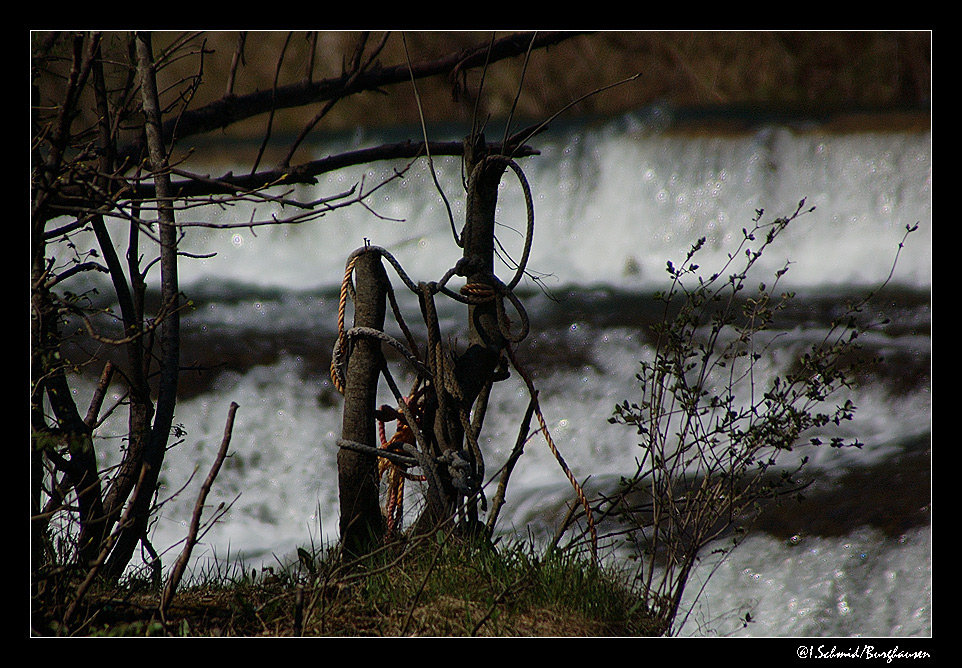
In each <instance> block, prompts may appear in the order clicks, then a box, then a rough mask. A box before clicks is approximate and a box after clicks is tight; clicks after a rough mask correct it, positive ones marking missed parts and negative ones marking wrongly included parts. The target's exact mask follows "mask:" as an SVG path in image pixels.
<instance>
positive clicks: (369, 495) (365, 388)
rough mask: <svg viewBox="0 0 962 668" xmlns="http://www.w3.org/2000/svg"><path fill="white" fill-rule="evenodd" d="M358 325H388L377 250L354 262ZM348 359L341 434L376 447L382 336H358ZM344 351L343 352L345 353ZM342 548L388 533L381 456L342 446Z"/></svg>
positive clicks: (368, 544)
mask: <svg viewBox="0 0 962 668" xmlns="http://www.w3.org/2000/svg"><path fill="white" fill-rule="evenodd" d="M354 275H355V276H356V283H357V285H356V288H355V296H354V326H355V327H370V328H372V329H376V330H383V329H384V313H385V308H386V296H387V288H388V278H387V274H386V273H385V271H384V266H383V265H382V264H381V256H380V255H379V254H378V253H376V252H367V253H361V254H360V255H358V256H357V260H356V262H355V265H354ZM348 345H349V346H350V359H349V360H348V363H347V376H346V380H345V387H344V417H343V424H342V437H343V438H344V439H345V440H347V441H353V442H355V443H361V444H362V445H366V446H369V447H372V448H373V447H377V428H376V424H375V420H374V411H375V409H376V404H377V384H378V377H379V375H380V373H381V367H382V365H383V364H384V357H383V354H382V352H381V344H380V341H378V340H375V339H370V338H367V337H356V338H354V339H353V340H352V341H350V342H349V343H348ZM344 353H346V351H342V354H344ZM337 470H338V492H339V503H340V514H341V518H340V532H341V549H342V551H343V554H344V556H345V557H347V558H353V557H357V556H361V555H364V554H367V553H369V552H370V551H371V549H372V548H373V547H374V546H376V545H378V544H379V543H380V542H381V540H382V538H383V535H384V525H383V520H382V518H381V506H380V503H379V499H378V486H379V480H378V473H377V458H376V457H373V456H371V455H368V454H363V453H358V452H354V451H353V450H348V449H346V448H341V449H340V450H339V451H338V453H337Z"/></svg>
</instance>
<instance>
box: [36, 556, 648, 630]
mask: <svg viewBox="0 0 962 668" xmlns="http://www.w3.org/2000/svg"><path fill="white" fill-rule="evenodd" d="M204 577H205V578H206V579H207V580H208V581H206V582H203V583H200V584H195V585H193V586H191V587H187V588H185V589H184V590H183V591H181V592H179V593H178V594H177V596H176V597H175V598H174V601H173V604H172V606H171V608H170V609H169V610H168V611H167V614H166V619H165V621H166V624H164V623H162V622H161V619H160V616H159V614H158V613H157V604H158V600H159V596H158V594H157V593H156V592H155V591H154V590H152V588H151V587H149V586H146V585H144V583H142V582H137V581H136V580H132V581H130V582H128V583H126V585H125V586H124V587H122V588H118V587H111V588H108V589H104V590H102V591H100V592H98V593H96V594H94V595H92V596H91V597H90V601H89V605H88V608H87V609H86V611H85V616H84V619H86V621H85V623H84V624H83V626H78V627H77V628H75V629H73V630H72V631H71V635H98V636H103V635H136V636H144V635H151V636H153V635H174V636H180V635H187V636H205V637H211V636H235V637H239V636H243V637H251V636H271V637H276V636H294V635H305V636H339V637H359V636H378V637H384V636H388V637H395V636H422V637H451V636H498V637H504V636H512V637H513V636H539V637H544V636H551V637H559V636H626V635H628V636H633V635H654V634H656V633H657V630H656V629H654V628H653V627H652V624H651V622H650V620H649V619H648V617H647V615H646V614H645V606H644V601H643V599H642V598H641V597H640V596H639V595H638V593H637V592H634V591H632V590H631V588H630V587H628V586H627V585H626V584H625V583H624V581H623V580H622V579H621V578H619V577H617V576H616V575H615V574H613V573H611V572H609V571H606V570H604V569H602V568H599V567H597V566H596V565H593V564H591V563H588V562H585V561H582V560H580V559H579V558H577V557H575V556H573V555H570V554H564V553H553V554H551V555H549V556H541V557H538V556H535V554H534V553H533V552H532V550H531V549H530V548H528V547H522V546H513V547H508V548H504V549H497V550H495V549H492V548H491V547H490V546H485V545H482V546H479V545H477V544H470V543H465V542H461V541H456V540H448V541H446V542H445V543H443V544H440V543H435V542H433V541H429V542H427V543H425V544H422V545H421V546H414V547H413V548H411V547H410V546H409V549H407V550H406V551H405V552H404V553H403V555H400V554H388V553H385V554H382V555H379V556H378V557H376V558H375V560H374V561H373V562H369V563H367V564H365V565H361V566H357V567H354V568H351V569H345V568H343V567H342V566H341V565H340V563H339V562H338V560H337V559H336V558H335V557H327V558H324V559H321V558H318V559H317V561H316V562H313V563H312V562H311V561H310V560H308V561H302V562H301V563H299V564H295V565H292V566H290V567H287V568H283V569H280V568H279V569H277V570H276V571H271V570H270V569H268V570H266V571H261V572H259V573H253V572H248V571H247V569H244V568H243V567H240V568H237V569H234V572H233V574H232V575H231V576H225V575H216V576H210V575H208V576H204ZM201 579H203V578H201ZM48 612H49V611H48ZM35 625H36V626H42V624H37V622H36V620H35ZM35 630H36V631H38V632H47V633H56V632H57V626H56V624H55V623H53V624H51V623H49V622H47V628H46V631H43V629H35Z"/></svg>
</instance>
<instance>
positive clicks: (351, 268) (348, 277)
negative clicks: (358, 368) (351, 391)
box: [331, 255, 359, 394]
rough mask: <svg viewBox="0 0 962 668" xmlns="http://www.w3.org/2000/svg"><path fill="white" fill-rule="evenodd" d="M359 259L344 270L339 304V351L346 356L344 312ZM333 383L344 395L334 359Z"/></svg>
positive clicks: (332, 368)
mask: <svg viewBox="0 0 962 668" xmlns="http://www.w3.org/2000/svg"><path fill="white" fill-rule="evenodd" d="M358 257H359V256H357V255H355V256H354V257H352V258H351V261H350V262H348V263H347V268H346V269H345V270H344V279H343V280H342V281H341V295H340V298H339V300H338V303H337V349H338V352H339V354H340V355H343V354H344V343H345V340H346V338H347V337H345V336H344V312H345V310H346V308H347V292H348V290H347V289H348V286H349V285H350V284H351V274H352V273H353V272H354V264H355V263H356V262H357V258H358ZM331 382H332V383H334V387H335V388H336V389H337V391H338V392H340V393H341V394H344V383H343V382H342V381H341V375H340V374H339V373H338V369H337V359H335V358H334V357H332V358H331Z"/></svg>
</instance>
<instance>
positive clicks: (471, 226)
mask: <svg viewBox="0 0 962 668" xmlns="http://www.w3.org/2000/svg"><path fill="white" fill-rule="evenodd" d="M468 141H470V140H468ZM465 162H466V164H467V169H468V174H469V175H470V176H469V179H468V192H467V200H466V212H465V221H464V230H463V233H462V236H461V243H462V245H463V246H464V258H465V260H467V261H469V262H468V263H467V266H470V267H471V268H472V269H471V273H470V274H469V275H468V276H467V282H468V283H473V284H481V285H485V286H488V287H491V288H492V289H494V287H495V286H494V285H493V282H492V280H491V276H492V275H493V273H494V213H495V209H496V208H497V206H498V186H499V184H500V183H501V177H502V176H503V175H504V171H505V168H506V166H507V164H508V163H507V160H503V159H497V158H494V159H489V156H488V154H487V152H486V150H485V143H484V135H479V136H478V138H477V140H476V141H475V143H474V144H473V145H470V144H469V145H466V146H465ZM504 347H505V340H504V337H503V336H502V334H501V327H500V325H499V324H498V309H497V305H496V303H495V301H493V300H492V301H487V302H482V303H480V304H471V305H469V306H468V349H467V350H466V351H465V352H464V354H463V355H461V357H460V359H459V360H458V362H457V365H456V368H455V373H456V375H457V378H458V381H459V382H460V383H461V390H462V393H463V395H464V397H465V400H466V401H467V402H469V403H468V407H470V405H471V404H473V403H474V400H475V398H476V397H477V396H478V392H480V391H481V388H482V387H483V386H484V384H485V383H486V382H487V381H488V379H489V378H490V377H491V374H492V373H493V372H494V369H495V367H496V366H497V365H498V360H499V359H500V357H501V351H502V350H503V349H504Z"/></svg>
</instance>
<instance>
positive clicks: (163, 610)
mask: <svg viewBox="0 0 962 668" xmlns="http://www.w3.org/2000/svg"><path fill="white" fill-rule="evenodd" d="M238 408H239V406H238V405H237V403H235V402H233V401H232V402H231V404H230V409H229V410H228V413H227V425H226V426H225V427H224V438H223V440H222V441H221V444H220V450H218V452H217V457H216V458H215V459H214V463H213V465H212V466H211V467H210V472H209V473H208V474H207V479H206V480H204V484H203V485H201V487H200V493H199V494H198V495H197V503H196V504H195V505H194V514H193V516H192V517H191V520H190V530H189V531H188V534H187V541H186V543H185V544H184V549H183V550H182V551H181V553H180V557H179V558H178V559H177V563H176V564H174V570H173V571H172V572H171V574H170V578H169V579H168V580H167V587H166V588H165V589H164V595H163V598H162V599H161V603H160V616H161V619H165V618H166V616H167V610H168V608H170V604H171V601H173V598H174V592H175V591H176V590H177V585H179V584H180V579H181V577H182V576H183V574H184V570H185V569H186V568H187V562H188V561H189V560H190V553H191V552H192V551H193V549H194V545H196V543H197V532H198V530H199V528H200V518H201V515H202V514H203V512H204V503H205V502H206V501H207V494H208V493H209V492H210V488H211V487H212V486H213V484H214V479H215V478H217V473H218V472H219V471H220V467H221V465H222V464H223V463H224V459H225V458H226V457H227V448H228V446H229V445H230V438H231V433H232V432H233V430H234V415H235V414H236V413H237V409H238Z"/></svg>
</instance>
